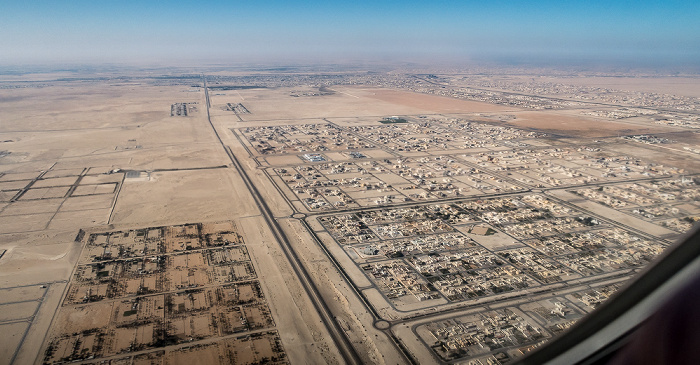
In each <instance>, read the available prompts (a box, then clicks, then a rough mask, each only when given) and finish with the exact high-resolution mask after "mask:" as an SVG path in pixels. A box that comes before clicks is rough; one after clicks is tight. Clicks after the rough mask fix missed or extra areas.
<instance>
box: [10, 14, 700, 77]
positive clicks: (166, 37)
mask: <svg viewBox="0 0 700 365" xmlns="http://www.w3.org/2000/svg"><path fill="white" fill-rule="evenodd" d="M484 58H487V59H499V60H505V61H512V62H519V61H521V60H548V59H551V60H563V61H566V60H596V59H602V60H622V61H625V60H636V61H639V62H691V63H693V62H694V63H695V64H698V63H700V1H698V0H692V1H668V0H667V1H644V0H639V1H615V0H608V1H598V0H593V1H579V2H571V1H561V0H559V1H537V0H521V1H497V0H481V1H428V0H422V1H412V0H402V1H362V0H360V1H357V0H356V1H353V0H348V1H343V2H336V1H303V2H293V1H264V0H263V1H261V0H246V1H187V2H186V1H155V0H154V1H146V0H142V1H128V0H126V1H125V0H121V1H95V0H93V1H61V0H53V1H32V0H27V1H7V0H0V64H13V63H14V64H17V63H51V62H87V63H92V62H113V63H121V62H127V63H134V62H136V63H154V62H158V63H166V64H167V63H173V64H176V63H180V64H182V63H188V62H197V61H221V62H234V63H235V62H247V61H271V62H296V61H314V60H317V61H320V62H335V61H342V60H360V61H363V60H364V61H390V60H399V61H400V60H418V61H435V62H438V61H442V60H448V61H454V60H469V59H477V60H478V59H484Z"/></svg>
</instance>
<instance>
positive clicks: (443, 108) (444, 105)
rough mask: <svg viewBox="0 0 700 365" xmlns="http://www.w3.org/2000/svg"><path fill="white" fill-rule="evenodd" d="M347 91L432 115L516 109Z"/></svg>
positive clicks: (411, 95)
mask: <svg viewBox="0 0 700 365" xmlns="http://www.w3.org/2000/svg"><path fill="white" fill-rule="evenodd" d="M348 90H351V91H350V92H355V93H356V94H358V95H362V96H365V97H368V98H371V99H377V100H381V101H384V102H388V103H391V104H396V105H402V106H407V107H413V108H420V109H423V110H425V111H431V112H434V113H486V112H505V111H512V110H515V109H516V108H512V107H504V106H500V105H494V104H488V103H481V102H478V101H469V100H459V99H454V98H449V97H444V96H436V95H423V94H416V93H412V92H407V91H400V90H389V89H359V90H356V89H355V88H349V89H348ZM358 91H359V92H358Z"/></svg>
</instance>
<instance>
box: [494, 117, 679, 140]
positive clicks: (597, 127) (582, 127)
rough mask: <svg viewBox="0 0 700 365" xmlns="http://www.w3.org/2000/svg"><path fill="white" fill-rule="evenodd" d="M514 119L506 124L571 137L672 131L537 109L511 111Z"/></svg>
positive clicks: (652, 126)
mask: <svg viewBox="0 0 700 365" xmlns="http://www.w3.org/2000/svg"><path fill="white" fill-rule="evenodd" d="M512 114H513V115H515V116H516V118H515V119H513V120H511V121H508V122H507V124H508V125H511V126H513V127H520V128H529V129H534V130H538V131H542V132H545V133H552V134H557V135H563V136H572V137H590V138H600V137H615V136H618V135H620V134H645V133H658V132H668V131H673V129H671V128H664V127H657V126H654V125H650V126H640V125H638V124H631V123H623V122H613V121H608V120H600V119H594V118H585V117H579V116H571V115H567V114H564V113H561V112H552V111H541V112H540V111H537V112H519V113H512Z"/></svg>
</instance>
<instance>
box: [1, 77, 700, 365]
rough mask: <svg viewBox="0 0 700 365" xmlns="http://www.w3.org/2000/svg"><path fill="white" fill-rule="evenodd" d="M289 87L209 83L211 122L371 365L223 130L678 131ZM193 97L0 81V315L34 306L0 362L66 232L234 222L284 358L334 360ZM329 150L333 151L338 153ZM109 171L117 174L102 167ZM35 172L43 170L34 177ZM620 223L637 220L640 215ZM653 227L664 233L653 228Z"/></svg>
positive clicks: (364, 321)
mask: <svg viewBox="0 0 700 365" xmlns="http://www.w3.org/2000/svg"><path fill="white" fill-rule="evenodd" d="M37 77H38V76H37ZM606 80H607V79H606ZM606 80H602V79H601V80H599V81H600V83H599V85H607V86H606V87H611V88H613V87H617V88H623V87H627V88H629V89H630V90H631V89H634V90H642V91H644V90H647V88H653V87H656V89H655V90H659V91H660V92H663V91H664V90H671V89H672V88H673V87H679V89H678V90H679V93H684V94H688V95H691V94H692V95H696V94H700V93H698V91H697V90H696V89H697V87H696V86H695V85H697V84H694V85H693V84H691V82H690V81H692V80H690V81H688V80H689V79H688V80H686V79H683V80H681V79H668V80H664V81H658V82H657V83H656V84H653V83H647V82H646V81H643V80H637V79H634V81H632V80H624V79H620V80H617V79H616V80H607V81H609V83H608V84H605V83H604V81H606ZM684 80H685V81H684ZM576 82H579V81H576ZM580 82H582V83H583V82H595V81H594V80H586V81H580ZM615 82H617V84H615ZM294 90H301V91H304V90H306V91H313V90H314V89H313V88H311V87H299V88H278V89H248V90H239V91H215V92H212V93H211V99H212V108H211V114H212V121H213V123H214V125H215V126H216V128H217V131H218V133H219V136H220V137H221V139H222V140H223V142H224V144H226V145H227V146H230V147H231V149H232V150H233V152H234V153H235V155H236V156H238V158H239V159H240V160H241V163H242V164H243V165H244V167H245V169H246V171H247V172H248V174H249V175H250V176H251V178H252V179H253V180H254V181H255V183H256V186H257V187H258V189H259V190H260V192H261V194H262V195H263V196H264V198H265V199H266V201H267V202H268V204H269V206H270V208H271V210H272V211H273V213H274V214H275V216H276V217H278V218H279V219H280V220H281V222H282V223H283V224H282V227H283V229H284V230H285V232H286V233H287V234H288V235H289V237H290V239H291V241H292V244H293V245H294V247H295V249H297V250H298V252H299V253H300V256H301V257H302V259H303V262H304V264H305V265H307V267H308V268H309V269H310V271H312V272H313V275H314V280H316V283H317V285H319V286H320V287H321V288H322V292H323V293H322V294H323V295H324V298H326V300H327V301H328V302H329V303H330V304H329V305H330V306H331V310H332V312H333V314H334V315H335V316H337V317H338V318H339V322H340V323H341V325H342V326H343V327H344V328H345V329H346V332H347V333H348V335H349V337H350V339H351V341H353V343H355V344H356V345H357V348H358V349H360V351H361V353H362V356H364V358H365V360H367V361H368V362H372V363H382V362H386V363H389V361H387V360H393V359H396V358H398V355H397V353H396V352H395V351H396V350H395V348H394V347H393V345H392V344H391V343H390V342H389V339H388V338H387V337H386V336H385V335H384V334H382V333H380V332H379V331H377V330H375V329H374V328H373V327H372V325H371V322H372V318H371V316H370V315H369V314H368V313H367V312H365V310H364V309H363V306H362V305H361V303H360V301H359V299H358V298H356V297H355V296H354V294H352V292H351V290H350V288H349V287H348V286H347V284H346V283H345V282H344V281H343V280H342V279H341V277H340V276H339V273H338V272H336V271H335V268H334V267H333V266H332V265H331V264H330V262H329V261H328V259H327V258H326V257H325V254H324V253H323V252H322V251H321V250H320V247H319V246H318V245H317V244H316V243H315V242H314V241H312V240H311V236H310V235H309V234H308V233H307V232H305V230H304V229H303V227H301V226H300V223H299V221H298V220H296V219H289V218H288V217H289V216H290V215H292V214H293V213H294V209H292V208H291V207H289V206H288V204H287V202H286V201H285V200H284V199H282V198H280V193H279V192H278V191H277V190H276V189H275V187H274V186H273V185H272V184H271V183H270V182H269V180H268V179H267V177H266V176H265V175H264V174H263V170H262V169H260V168H258V167H257V165H256V164H255V163H254V161H253V160H252V159H250V158H249V156H248V152H247V151H246V150H245V149H244V147H243V145H241V143H240V142H239V140H238V138H237V137H236V136H235V135H234V134H233V133H232V132H231V131H230V128H244V127H246V126H257V125H274V124H277V125H285V124H289V123H309V122H313V123H319V122H323V119H324V118H329V120H331V121H337V122H338V124H339V125H354V124H372V123H376V121H377V119H378V118H383V117H386V116H392V115H412V116H418V115H426V114H455V115H459V114H465V115H469V114H470V113H472V114H473V116H476V113H496V114H498V113H500V114H511V115H515V116H516V119H514V120H512V121H510V122H508V123H507V125H510V126H513V127H522V128H531V129H537V130H541V131H545V132H549V133H553V134H557V135H565V136H571V137H584V138H603V137H614V136H616V135H617V134H619V133H635V134H638V133H661V132H669V133H671V132H673V133H678V132H677V131H678V129H674V128H664V127H657V126H642V125H640V124H639V123H622V122H615V121H607V120H603V119H594V118H587V117H580V116H576V115H574V114H572V113H571V112H569V113H567V112H553V111H523V110H520V109H517V108H511V107H508V108H506V107H502V106H496V105H491V104H485V103H479V102H471V101H463V100H456V99H452V98H446V97H439V96H431V95H421V94H415V93H409V92H404V91H398V90H386V89H379V88H364V87H337V88H334V90H335V93H334V94H332V95H327V96H300V97H293V96H291V95H290V94H291V93H292V92H293V91H294ZM177 102H188V103H197V104H193V105H195V106H196V110H193V112H192V114H191V115H190V116H188V117H171V116H170V107H171V104H173V103H177ZM232 102H235V103H239V102H240V103H242V104H244V105H245V106H246V108H247V109H248V110H250V112H251V113H250V114H244V115H242V116H241V117H242V118H243V121H240V120H239V119H238V118H237V117H236V115H235V114H234V113H233V112H231V111H226V110H224V106H225V104H226V103H232ZM203 103H204V94H203V92H202V90H198V89H194V90H193V89H192V88H191V87H190V86H189V85H169V86H155V85H152V84H148V83H146V82H143V83H133V82H130V83H120V82H119V81H99V82H96V81H73V82H55V83H53V85H52V86H46V87H41V88H24V89H0V109H1V110H2V118H3V119H2V123H0V151H9V152H10V154H9V155H6V156H4V157H0V190H2V193H1V194H0V198H2V200H1V201H0V250H6V252H5V254H4V255H3V256H2V258H0V294H2V295H0V298H2V302H1V303H0V309H4V311H3V314H2V318H1V319H0V320H8V321H16V320H23V319H24V318H27V315H28V313H29V312H31V311H32V309H33V310H34V312H35V314H36V315H35V317H33V320H32V322H31V323H30V322H22V323H23V324H22V325H19V324H12V325H10V324H8V323H9V322H8V323H5V322H2V323H0V329H1V330H3V333H4V335H3V340H4V341H0V343H2V345H0V356H2V359H3V360H5V359H7V358H8V356H9V357H12V356H14V354H17V357H16V360H15V363H17V364H19V363H33V362H35V361H36V360H35V359H36V358H37V356H36V355H37V353H38V352H39V350H40V347H41V345H42V343H43V342H44V338H45V335H46V333H47V331H48V328H49V324H50V323H51V321H52V318H53V317H54V312H55V311H56V308H57V307H58V305H59V302H60V300H61V298H62V296H63V294H64V288H65V287H66V281H67V280H69V279H70V276H71V272H72V270H73V268H74V266H75V264H76V262H77V260H78V257H79V253H80V250H81V245H80V244H76V243H75V242H74V239H75V237H76V235H77V233H78V231H79V230H80V229H87V230H100V229H107V228H109V227H111V226H114V227H146V226H151V225H170V224H181V223H187V222H192V223H195V222H212V221H223V220H236V221H237V222H239V223H240V226H241V227H242V230H243V232H244V240H246V243H247V244H248V245H249V246H250V251H251V255H252V257H253V260H254V264H255V265H256V270H257V271H258V272H260V274H261V279H262V286H263V290H264V292H265V296H266V298H268V300H269V301H270V308H271V310H272V313H273V317H274V319H275V323H276V328H277V329H278V330H279V332H280V334H281V337H282V342H283V346H284V347H285V350H286V351H287V352H288V355H289V359H290V360H292V363H303V362H311V363H324V362H327V363H337V362H339V360H338V354H337V350H336V349H335V348H334V346H333V344H332V343H331V342H330V340H329V339H328V336H327V333H326V332H325V329H324V328H323V326H322V325H320V324H319V319H318V316H317V314H316V313H315V312H314V311H313V308H312V307H311V306H310V303H309V300H308V298H307V297H306V295H305V294H304V293H303V290H302V289H301V287H300V284H299V282H298V281H297V280H296V278H294V276H293V275H292V271H291V269H290V267H289V266H288V264H287V262H286V258H285V257H284V256H283V254H282V252H281V251H280V248H279V246H278V244H277V242H276V241H275V240H274V239H273V238H272V236H271V233H270V231H269V229H268V228H267V227H266V226H265V225H264V224H263V223H264V221H263V220H262V218H261V216H260V212H259V211H258V209H257V207H256V206H255V204H254V201H253V199H252V197H251V196H250V194H249V192H248V191H247V189H246V187H245V185H244V184H243V180H242V179H241V178H240V176H238V174H237V172H236V170H235V169H233V168H232V167H231V166H230V161H229V159H228V157H227V155H226V153H225V152H224V149H223V148H222V147H221V145H220V143H219V141H218V139H217V138H216V136H215V134H214V132H213V131H212V129H211V126H210V125H209V122H208V120H207V119H206V109H205V108H204V105H203ZM684 138H685V139H683V141H684V142H685V143H688V142H689V143H696V144H697V142H694V141H696V140H697V137H696V136H695V137H692V138H691V137H689V136H688V135H684ZM671 147H673V146H671ZM668 153H671V152H668ZM668 153H666V152H662V151H661V150H659V152H658V156H660V157H663V156H666V157H664V158H667V160H668V161H669V162H671V163H673V162H674V161H678V160H673V157H671V156H670V155H669V154H668ZM368 154H369V155H370V157H375V158H386V157H388V156H389V155H388V154H387V152H385V151H383V150H381V149H373V150H371V151H370V152H369V153H368ZM331 156H332V157H333V158H338V159H339V158H342V155H341V154H340V153H335V154H331ZM655 156H656V155H655ZM294 158H296V157H292V159H294ZM676 159H678V157H676ZM687 159H689V158H687ZM289 161H291V160H290V158H287V157H284V158H281V157H270V158H269V163H270V164H285V163H288V162H289ZM302 162H303V161H301V160H299V161H296V162H295V163H302ZM691 167H693V165H692V164H689V168H691ZM116 169H119V171H117V172H114V173H111V174H110V173H109V172H110V171H113V170H116ZM129 171H132V173H131V174H130V173H129ZM139 172H140V175H139ZM42 173H43V174H44V175H41V174H42ZM40 176H43V178H41V179H38V178H39V177H40ZM36 179H38V180H36ZM34 180H36V181H34ZM33 184H36V185H35V186H34V185H33ZM76 184H77V186H74V185H76ZM27 186H30V187H31V188H29V189H28V190H27V191H26V192H25V193H24V194H25V195H23V196H22V198H20V199H18V200H16V201H14V200H13V199H12V197H13V196H15V194H16V193H17V192H19V191H20V190H21V189H24V188H25V187H27ZM72 187H74V188H75V190H72ZM616 217H617V216H616ZM285 218H286V219H285ZM623 218H624V217H622V218H620V219H623ZM626 222H627V224H630V225H634V226H639V228H640V229H641V228H643V227H642V226H641V225H640V224H639V222H634V221H626ZM650 233H654V234H664V232H660V231H656V230H655V231H653V232H651V231H650ZM41 285H46V286H47V287H46V288H43V289H42V290H45V292H44V293H43V294H41V295H42V299H41V301H37V302H31V305H27V306H26V307H23V306H21V305H18V304H17V303H19V302H21V301H22V300H26V298H30V300H34V297H32V296H31V295H29V294H27V293H26V291H30V290H35V289H36V288H40V286H41ZM11 288H12V289H11ZM18 288H19V289H18ZM23 288H26V290H25V289H23ZM40 289H41V288H40ZM366 293H368V296H369V297H371V300H372V301H373V302H374V303H380V302H381V301H382V300H383V299H382V297H381V296H380V295H378V294H376V293H375V294H372V290H368V291H366ZM28 295H29V296H28ZM37 308H38V309H37ZM378 309H379V311H380V312H382V313H384V314H386V315H389V316H398V314H397V313H396V312H395V311H393V310H392V309H390V308H384V309H382V308H380V307H379V305H378ZM18 323H19V322H18ZM27 323H30V325H28V324H27ZM25 334H26V336H25ZM368 339H371V340H368ZM20 345H21V347H20V348H19V350H18V346H20ZM188 356H189V355H188ZM419 356H420V359H421V360H424V359H425V360H426V361H427V360H428V359H429V356H426V354H425V353H421V354H420V355H419ZM184 358H185V356H184V355H183V359H184ZM0 362H5V363H6V362H7V361H2V360H0Z"/></svg>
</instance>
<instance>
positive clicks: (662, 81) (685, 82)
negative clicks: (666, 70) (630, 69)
mask: <svg viewBox="0 0 700 365" xmlns="http://www.w3.org/2000/svg"><path fill="white" fill-rule="evenodd" d="M545 80H546V81H550V82H557V83H563V84H573V85H582V86H591V87H601V88H608V89H614V90H625V91H643V92H652V93H663V94H673V95H682V96H691V97H696V98H700V80H699V79H698V78H697V77H684V76H679V77H595V76H592V77H572V78H568V77H567V78H554V77H544V78H542V80H541V81H545Z"/></svg>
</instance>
